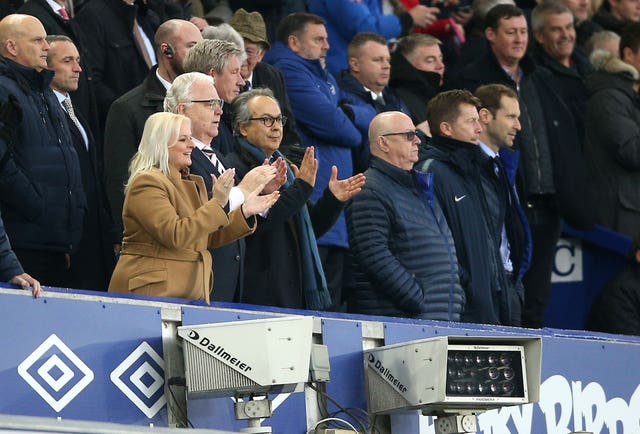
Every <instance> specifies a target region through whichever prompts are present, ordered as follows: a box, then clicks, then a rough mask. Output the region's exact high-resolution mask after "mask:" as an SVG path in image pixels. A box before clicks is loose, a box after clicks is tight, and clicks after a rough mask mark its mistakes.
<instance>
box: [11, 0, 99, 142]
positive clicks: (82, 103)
mask: <svg viewBox="0 0 640 434" xmlns="http://www.w3.org/2000/svg"><path fill="white" fill-rule="evenodd" d="M17 13H20V14H26V15H32V16H34V17H36V18H37V19H39V20H40V22H41V23H42V25H43V26H44V29H45V31H46V32H47V35H64V36H67V37H69V38H71V39H72V40H73V42H74V43H75V45H76V48H77V49H78V53H80V67H81V68H82V73H81V74H80V80H79V81H78V90H77V91H75V92H71V101H73V109H74V111H75V112H76V113H78V112H79V113H81V114H82V117H83V118H84V119H86V120H87V122H88V123H89V126H90V127H91V130H92V131H96V132H97V131H99V123H98V106H97V104H96V98H95V94H94V89H93V84H92V74H91V70H90V68H89V65H88V63H87V59H88V56H89V54H88V53H87V50H86V48H85V47H86V42H85V40H84V37H83V34H82V31H81V30H80V28H79V27H78V25H77V24H76V22H75V21H74V20H70V21H65V20H63V19H62V17H61V16H60V15H59V14H57V13H56V12H54V11H53V9H52V8H51V6H49V4H48V3H47V1H46V0H29V1H27V2H26V3H25V4H24V5H22V6H21V7H20V9H18V12H17ZM96 139H97V142H96V143H97V145H98V147H99V148H98V149H99V150H100V149H101V146H102V137H96Z"/></svg>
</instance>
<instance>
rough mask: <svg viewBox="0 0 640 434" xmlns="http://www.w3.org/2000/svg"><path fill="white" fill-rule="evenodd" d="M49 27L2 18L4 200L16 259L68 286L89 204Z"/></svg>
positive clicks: (0, 163)
mask: <svg viewBox="0 0 640 434" xmlns="http://www.w3.org/2000/svg"><path fill="white" fill-rule="evenodd" d="M46 36H47V35H46V33H45V30H44V27H43V26H42V24H41V23H40V21H38V19H37V18H35V17H32V16H29V15H9V16H7V17H5V18H4V19H3V20H2V21H0V44H1V48H0V54H2V56H3V58H2V59H0V102H1V103H4V104H9V105H10V107H9V108H8V109H6V110H3V111H2V112H3V113H4V116H2V119H0V124H1V125H0V127H1V128H2V129H3V132H4V133H3V134H2V137H0V207H1V209H2V217H3V219H4V223H5V226H6V231H7V234H8V236H9V238H10V239H11V243H12V245H13V247H14V251H15V253H16V255H17V256H18V259H19V260H20V262H21V263H22V265H23V266H24V268H26V269H28V270H29V271H30V272H32V273H33V274H34V275H37V276H38V278H39V279H41V281H42V283H43V284H45V285H49V286H68V282H69V279H70V276H69V271H68V270H69V267H70V257H69V253H70V252H71V250H72V249H73V247H74V245H75V244H76V243H78V242H79V241H80V236H81V234H82V220H83V218H84V213H85V209H86V201H85V196H84V191H83V189H82V178H81V174H80V163H79V161H78V155H77V154H76V151H75V149H74V147H73V143H72V139H71V135H70V132H69V127H68V125H67V121H66V119H65V117H64V113H63V111H62V107H61V106H60V104H59V103H58V100H57V99H56V97H55V95H54V94H53V91H52V90H51V89H50V88H49V83H50V82H51V80H52V78H53V75H54V74H53V71H49V70H47V69H46V68H47V51H48V49H49V45H48V44H47V42H46V40H45V37H46Z"/></svg>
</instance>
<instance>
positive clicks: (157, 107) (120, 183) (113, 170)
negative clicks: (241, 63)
mask: <svg viewBox="0 0 640 434" xmlns="http://www.w3.org/2000/svg"><path fill="white" fill-rule="evenodd" d="M200 41H202V36H201V35H200V30H198V28H197V27H196V26H195V25H194V24H192V23H190V22H189V21H185V20H169V21H165V22H164V23H162V25H161V26H160V27H158V30H157V31H156V34H155V39H154V46H155V51H156V57H157V59H158V64H157V65H156V66H155V67H153V68H151V70H150V71H149V75H147V78H146V79H145V80H144V81H143V82H142V84H140V86H138V87H136V88H133V89H132V90H130V91H129V92H127V93H125V94H124V95H122V96H121V97H120V98H118V99H117V100H115V101H114V103H113V104H112V105H111V108H110V109H109V115H108V116H107V125H106V131H105V137H104V168H105V169H104V180H105V190H106V192H107V198H108V199H109V204H110V206H111V213H112V215H113V219H114V221H115V223H116V231H117V236H118V237H122V203H123V201H124V193H123V191H124V190H123V188H124V183H125V181H126V180H127V179H128V173H127V170H128V167H129V160H131V157H133V154H135V153H136V151H137V150H138V143H140V138H141V137H142V130H143V129H144V123H145V122H146V121H147V118H148V117H149V116H151V115H152V114H153V113H157V112H161V111H163V107H162V103H163V101H164V97H165V95H166V94H167V89H169V87H171V83H172V82H173V79H174V78H176V77H177V76H178V75H180V74H182V73H183V72H184V70H183V68H182V62H183V60H184V58H185V57H186V55H187V52H188V51H189V50H190V49H191V47H193V46H194V45H196V44H197V43H198V42H200Z"/></svg>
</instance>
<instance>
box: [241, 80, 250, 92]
mask: <svg viewBox="0 0 640 434" xmlns="http://www.w3.org/2000/svg"><path fill="white" fill-rule="evenodd" d="M248 90H251V82H250V81H249V80H247V81H245V82H244V86H242V89H240V91H241V92H246V91H248Z"/></svg>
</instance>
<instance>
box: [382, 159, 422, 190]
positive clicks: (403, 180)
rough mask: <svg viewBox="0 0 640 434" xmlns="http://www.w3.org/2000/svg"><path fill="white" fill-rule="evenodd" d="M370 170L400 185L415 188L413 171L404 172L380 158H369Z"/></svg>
mask: <svg viewBox="0 0 640 434" xmlns="http://www.w3.org/2000/svg"><path fill="white" fill-rule="evenodd" d="M371 168H372V169H376V170H379V171H380V172H382V173H384V174H385V175H387V176H388V177H390V178H391V179H393V180H394V181H395V182H397V183H398V184H400V185H404V186H407V187H410V188H415V187H416V184H415V181H414V177H415V175H414V170H404V169H401V168H399V167H397V166H394V165H393V164H391V163H388V162H386V161H385V160H383V159H382V158H378V157H374V156H371Z"/></svg>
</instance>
